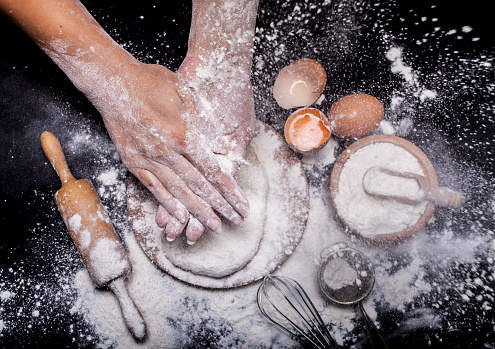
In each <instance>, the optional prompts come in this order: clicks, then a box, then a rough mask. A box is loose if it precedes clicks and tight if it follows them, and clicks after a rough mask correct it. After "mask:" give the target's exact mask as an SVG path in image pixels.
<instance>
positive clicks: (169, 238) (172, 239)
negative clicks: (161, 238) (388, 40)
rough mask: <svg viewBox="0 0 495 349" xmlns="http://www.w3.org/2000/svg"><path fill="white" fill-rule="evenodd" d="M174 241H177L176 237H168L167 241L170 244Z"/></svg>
mask: <svg viewBox="0 0 495 349" xmlns="http://www.w3.org/2000/svg"><path fill="white" fill-rule="evenodd" d="M174 240H175V237H173V238H171V237H168V236H167V241H168V242H172V241H174Z"/></svg>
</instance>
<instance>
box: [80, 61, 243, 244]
mask: <svg viewBox="0 0 495 349" xmlns="http://www.w3.org/2000/svg"><path fill="white" fill-rule="evenodd" d="M100 93H101V94H103V95H104V98H102V96H101V95H98V96H90V97H89V98H90V100H91V101H92V102H93V104H94V105H95V106H96V107H97V108H98V110H99V111H100V113H101V114H102V116H103V118H104V120H105V124H106V126H107V129H108V131H109V134H110V136H111V138H112V140H113V141H114V143H115V145H116V147H117V150H118V151H119V153H120V155H121V158H122V161H123V162H124V164H125V165H126V166H127V168H128V169H129V170H130V171H131V172H132V173H133V174H134V175H135V176H136V177H137V178H138V179H139V180H140V181H141V182H142V183H143V184H144V185H145V186H146V187H147V188H148V189H149V190H150V192H151V193H152V194H153V195H154V196H155V198H156V199H157V200H158V201H159V203H160V205H161V206H162V207H163V208H164V209H165V210H166V211H167V212H169V213H170V214H171V217H174V219H175V220H176V222H175V223H176V224H178V225H180V226H182V227H183V226H184V225H185V224H186V223H187V219H188V211H189V212H190V213H191V215H192V217H191V218H190V219H189V224H188V231H187V234H188V235H192V236H191V239H194V240H192V241H195V240H196V239H197V238H199V236H200V235H201V233H202V230H200V229H201V227H202V226H206V227H208V228H209V229H211V230H217V229H219V228H220V225H221V221H220V218H219V217H218V216H217V214H216V213H215V212H214V211H217V212H218V213H219V214H221V215H222V216H224V217H226V218H227V219H228V220H230V221H232V222H233V223H234V224H240V223H241V222H242V216H243V215H246V214H247V212H248V211H249V204H248V202H247V200H246V199H245V197H244V195H243V194H242V192H241V190H240V188H239V187H238V186H237V184H236V182H235V181H234V179H233V177H232V176H231V175H230V174H229V173H227V171H225V170H223V169H222V168H221V166H220V163H219V160H218V159H217V158H216V157H215V155H214V154H213V152H212V150H211V149H210V148H209V146H208V143H207V142H206V141H208V139H205V138H204V137H202V136H201V135H200V134H199V133H198V132H196V130H195V129H194V128H193V127H192V125H191V124H190V123H189V122H188V121H187V120H190V119H195V118H197V116H193V115H191V114H192V113H195V108H194V101H193V100H194V98H193V97H192V96H191V93H190V91H188V89H186V88H184V87H181V86H180V84H179V79H178V76H177V74H175V73H173V72H171V71H170V70H168V69H166V68H165V67H162V66H158V65H146V64H141V63H136V64H135V65H133V68H132V69H127V70H126V71H125V72H123V73H122V76H120V77H119V82H118V84H114V85H113V86H112V84H111V83H109V84H108V86H105V88H104V91H100ZM172 226H173V225H171V227H172ZM171 227H170V228H169V229H171ZM203 229H204V228H203ZM181 230H182V229H181ZM198 234H199V236H198ZM188 238H189V236H188Z"/></svg>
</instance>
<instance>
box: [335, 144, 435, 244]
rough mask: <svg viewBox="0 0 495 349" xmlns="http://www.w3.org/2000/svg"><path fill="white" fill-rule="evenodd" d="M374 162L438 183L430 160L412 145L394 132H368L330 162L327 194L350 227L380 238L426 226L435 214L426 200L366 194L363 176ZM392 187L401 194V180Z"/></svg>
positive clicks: (395, 236) (393, 238)
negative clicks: (399, 198)
mask: <svg viewBox="0 0 495 349" xmlns="http://www.w3.org/2000/svg"><path fill="white" fill-rule="evenodd" d="M375 166H382V167H386V168H389V169H391V170H395V171H404V172H410V173H415V174H419V175H422V176H425V177H427V178H428V180H429V181H430V183H431V185H432V186H438V179H437V175H436V172H435V169H434V168H433V165H432V164H431V162H430V160H429V159H428V157H427V156H426V155H425V154H424V153H423V152H422V151H421V149H419V148H418V147H417V146H416V145H414V144H413V143H411V142H409V141H407V140H405V139H403V138H400V137H397V136H390V135H373V136H368V137H365V138H362V139H360V140H358V141H356V142H354V143H353V144H351V145H350V146H349V147H348V148H347V149H345V150H344V151H343V152H342V154H341V155H340V156H339V158H338V159H337V161H336V162H335V165H334V167H333V170H332V174H331V177H330V196H331V199H332V203H333V205H334V207H335V210H336V212H337V215H338V217H339V218H340V220H341V221H342V223H343V224H344V226H345V227H346V228H347V229H348V230H349V231H351V232H353V233H355V234H357V235H360V236H362V237H364V238H366V239H369V240H373V241H378V242H383V241H399V240H403V239H406V238H408V237H410V236H412V235H413V234H415V233H416V232H418V231H420V230H421V229H422V228H424V226H425V225H426V224H427V223H428V221H429V220H430V219H431V217H432V216H433V213H434V211H435V205H433V204H432V203H429V202H428V201H421V202H418V203H413V204H411V203H404V202H400V201H397V200H392V199H389V198H379V197H376V196H373V195H369V194H368V193H366V192H365V191H364V189H363V177H364V175H365V173H366V171H367V170H368V169H370V168H371V167H375ZM394 187H395V189H394ZM390 188H391V189H390V190H397V193H396V194H397V195H400V194H401V192H400V190H401V189H400V186H392V185H391V186H390Z"/></svg>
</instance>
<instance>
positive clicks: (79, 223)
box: [41, 131, 146, 340]
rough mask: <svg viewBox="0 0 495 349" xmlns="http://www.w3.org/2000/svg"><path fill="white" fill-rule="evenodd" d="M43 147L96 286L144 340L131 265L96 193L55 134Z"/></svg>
mask: <svg viewBox="0 0 495 349" xmlns="http://www.w3.org/2000/svg"><path fill="white" fill-rule="evenodd" d="M41 145H42V147H43V150H44V152H45V154H46V156H47V157H48V159H49V160H50V163H51V164H52V166H53V167H54V169H55V171H56V172H57V174H58V176H59V177H60V180H61V181H62V188H61V189H60V190H58V191H57V192H56V193H55V201H56V203H57V206H58V209H59V211H60V214H61V215H62V218H63V220H64V222H65V224H66V226H67V229H68V230H69V233H70V235H71V237H72V240H73V241H74V243H75V244H76V247H77V250H78V251H79V254H80V255H81V257H82V259H83V262H84V265H85V266H86V268H87V269H88V272H89V275H90V277H91V279H92V280H93V282H94V284H95V285H96V286H97V287H108V288H110V289H111V290H112V291H113V293H114V294H115V296H116V297H117V299H118V300H119V303H120V307H121V309H122V314H123V316H124V320H125V323H126V325H127V327H128V328H129V330H130V332H131V333H132V335H133V336H134V337H135V338H136V339H137V340H143V339H144V338H145V337H146V324H145V322H144V320H143V317H142V316H141V313H140V312H139V310H138V309H137V307H136V305H135V304H134V301H133V300H132V299H131V297H130V296H129V294H128V292H127V287H126V284H125V282H124V279H125V278H127V277H128V276H129V274H130V272H131V264H130V261H129V258H128V256H127V253H126V251H125V249H124V246H123V245H122V242H121V241H120V238H119V236H118V235H117V233H116V232H115V229H114V227H113V225H112V222H111V220H110V218H109V217H108V214H107V213H106V211H105V208H104V206H103V205H102V203H101V201H100V198H99V196H98V194H97V193H96V190H95V189H94V187H93V185H92V184H91V182H90V181H89V180H87V179H79V180H76V179H75V178H74V177H73V176H72V174H71V172H70V170H69V167H68V166H67V162H66V160H65V156H64V153H63V151H62V147H61V146H60V143H59V141H58V140H57V138H56V137H55V136H54V135H53V134H52V133H50V132H47V131H45V132H43V134H42V135H41Z"/></svg>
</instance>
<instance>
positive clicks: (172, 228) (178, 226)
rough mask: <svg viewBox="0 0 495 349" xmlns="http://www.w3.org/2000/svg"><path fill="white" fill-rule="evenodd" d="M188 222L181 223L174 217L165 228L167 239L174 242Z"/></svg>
mask: <svg viewBox="0 0 495 349" xmlns="http://www.w3.org/2000/svg"><path fill="white" fill-rule="evenodd" d="M186 224H187V223H181V222H179V221H178V220H177V219H175V218H173V217H172V219H171V220H170V222H169V223H168V224H167V227H166V228H165V235H166V236H167V240H168V241H170V242H172V241H174V240H175V238H176V237H177V236H179V235H180V234H181V233H182V231H183V230H184V228H185V226H186Z"/></svg>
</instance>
